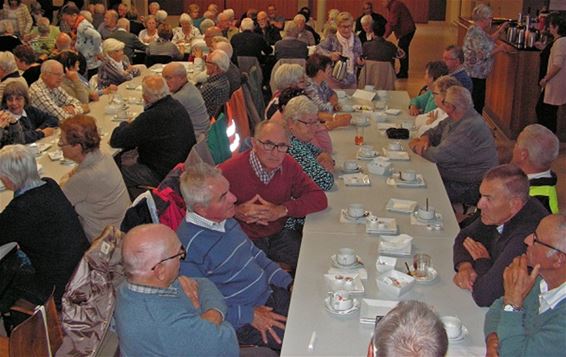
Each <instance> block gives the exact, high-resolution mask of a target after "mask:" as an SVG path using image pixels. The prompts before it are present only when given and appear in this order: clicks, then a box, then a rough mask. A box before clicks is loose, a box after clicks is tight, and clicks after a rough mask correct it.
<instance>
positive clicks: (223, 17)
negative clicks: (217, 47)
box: [216, 10, 238, 40]
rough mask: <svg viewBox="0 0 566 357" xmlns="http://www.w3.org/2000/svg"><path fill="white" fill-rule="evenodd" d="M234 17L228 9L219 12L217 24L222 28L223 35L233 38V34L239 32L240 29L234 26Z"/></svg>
mask: <svg viewBox="0 0 566 357" xmlns="http://www.w3.org/2000/svg"><path fill="white" fill-rule="evenodd" d="M232 20H233V17H232V16H231V13H230V12H228V11H227V10H224V11H222V12H221V13H220V14H218V19H217V20H216V26H218V27H219V28H220V30H222V36H224V37H226V38H228V39H229V40H231V39H232V36H234V35H235V34H237V33H238V29H237V28H235V27H234V26H232Z"/></svg>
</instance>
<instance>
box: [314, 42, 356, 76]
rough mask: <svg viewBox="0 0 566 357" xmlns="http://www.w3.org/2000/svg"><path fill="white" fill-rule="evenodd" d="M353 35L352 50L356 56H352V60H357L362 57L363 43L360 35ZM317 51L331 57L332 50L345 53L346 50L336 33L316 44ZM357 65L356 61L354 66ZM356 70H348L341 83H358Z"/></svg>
mask: <svg viewBox="0 0 566 357" xmlns="http://www.w3.org/2000/svg"><path fill="white" fill-rule="evenodd" d="M352 36H354V47H353V49H352V51H353V52H354V56H353V58H350V59H349V60H350V61H355V60H356V59H357V58H360V56H361V55H362V43H361V42H360V39H359V38H358V36H356V35H355V34H352ZM316 52H317V53H319V54H321V55H324V56H328V57H330V54H331V53H332V52H340V53H342V54H344V51H343V49H342V45H341V44H340V42H339V41H338V38H337V37H336V36H335V35H334V36H328V37H327V38H326V39H325V40H324V41H322V42H321V43H320V44H319V45H318V46H316ZM355 66H356V64H355V62H354V67H355ZM355 73H356V71H355V70H354V72H353V73H350V72H348V74H347V75H346V76H345V77H344V79H343V80H342V81H341V83H342V84H343V85H345V86H349V85H352V84H355V83H356V74H355Z"/></svg>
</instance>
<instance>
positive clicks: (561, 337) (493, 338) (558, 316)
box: [484, 215, 566, 357]
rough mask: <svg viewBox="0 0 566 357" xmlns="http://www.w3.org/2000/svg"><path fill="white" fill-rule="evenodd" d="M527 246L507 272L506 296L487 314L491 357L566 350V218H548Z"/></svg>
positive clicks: (487, 333)
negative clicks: (524, 252)
mask: <svg viewBox="0 0 566 357" xmlns="http://www.w3.org/2000/svg"><path fill="white" fill-rule="evenodd" d="M525 244H526V245H527V246H528V248H527V253H526V254H523V255H522V256H519V257H517V258H515V259H514V260H513V262H512V263H511V264H510V265H509V266H508V267H507V268H506V269H505V273H504V275H503V283H504V287H505V293H504V295H503V297H502V298H500V299H498V300H497V301H495V303H493V305H491V307H490V308H489V311H488V312H487V315H486V318H485V326H484V332H485V335H486V342H487V356H501V357H504V356H563V355H564V351H566V338H565V337H566V216H564V215H551V216H548V217H546V218H544V219H543V220H542V221H541V222H540V223H539V225H538V227H537V228H536V230H535V231H534V232H533V233H531V234H529V235H528V236H527V237H526V238H525ZM529 267H531V268H533V269H532V271H529Z"/></svg>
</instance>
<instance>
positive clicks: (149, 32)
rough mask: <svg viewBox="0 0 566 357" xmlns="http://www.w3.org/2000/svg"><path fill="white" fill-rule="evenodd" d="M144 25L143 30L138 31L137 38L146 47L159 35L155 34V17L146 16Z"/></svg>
mask: <svg viewBox="0 0 566 357" xmlns="http://www.w3.org/2000/svg"><path fill="white" fill-rule="evenodd" d="M144 25H145V29H143V30H141V31H140V34H139V35H138V37H139V39H140V41H141V42H143V43H145V44H146V45H148V44H150V43H151V42H153V41H155V40H157V39H158V38H159V35H158V34H157V20H156V19H155V16H153V15H149V16H147V17H146V18H145V23H144Z"/></svg>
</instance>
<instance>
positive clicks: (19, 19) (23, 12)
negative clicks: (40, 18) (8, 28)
mask: <svg viewBox="0 0 566 357" xmlns="http://www.w3.org/2000/svg"><path fill="white" fill-rule="evenodd" d="M1 19H2V20H10V21H12V24H13V25H14V30H15V31H14V35H16V36H18V37H22V36H23V35H26V34H29V33H30V31H31V27H32V24H33V19H32V17H31V14H30V13H29V10H28V7H27V6H26V5H25V4H22V1H21V0H9V1H5V2H4V7H3V10H2V18H1Z"/></svg>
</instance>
